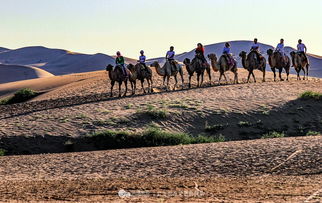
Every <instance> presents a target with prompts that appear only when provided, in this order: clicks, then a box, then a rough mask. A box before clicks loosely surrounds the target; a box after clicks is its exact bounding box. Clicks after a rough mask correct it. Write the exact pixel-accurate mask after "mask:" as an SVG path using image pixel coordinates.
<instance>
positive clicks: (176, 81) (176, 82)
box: [173, 75, 178, 91]
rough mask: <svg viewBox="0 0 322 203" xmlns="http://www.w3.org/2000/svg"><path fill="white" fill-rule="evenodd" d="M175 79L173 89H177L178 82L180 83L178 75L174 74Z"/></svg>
mask: <svg viewBox="0 0 322 203" xmlns="http://www.w3.org/2000/svg"><path fill="white" fill-rule="evenodd" d="M174 80H175V84H174V87H173V91H174V90H176V87H177V84H178V78H177V75H175V76H174Z"/></svg>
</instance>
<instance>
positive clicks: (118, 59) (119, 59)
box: [115, 51, 127, 77]
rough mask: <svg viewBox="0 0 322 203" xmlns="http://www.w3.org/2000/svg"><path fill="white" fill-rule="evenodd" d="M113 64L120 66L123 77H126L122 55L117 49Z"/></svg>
mask: <svg viewBox="0 0 322 203" xmlns="http://www.w3.org/2000/svg"><path fill="white" fill-rule="evenodd" d="M115 64H116V66H121V67H122V71H123V75H124V76H125V77H127V72H126V67H125V61H124V57H123V56H122V55H121V52H119V51H118V52H116V59H115Z"/></svg>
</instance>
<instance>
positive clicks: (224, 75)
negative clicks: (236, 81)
mask: <svg viewBox="0 0 322 203" xmlns="http://www.w3.org/2000/svg"><path fill="white" fill-rule="evenodd" d="M222 74H223V76H224V78H225V80H226V83H228V80H227V77H226V75H225V72H223V73H222Z"/></svg>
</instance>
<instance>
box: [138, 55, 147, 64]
mask: <svg viewBox="0 0 322 203" xmlns="http://www.w3.org/2000/svg"><path fill="white" fill-rule="evenodd" d="M145 60H146V57H145V56H144V55H143V56H140V58H139V61H140V63H145Z"/></svg>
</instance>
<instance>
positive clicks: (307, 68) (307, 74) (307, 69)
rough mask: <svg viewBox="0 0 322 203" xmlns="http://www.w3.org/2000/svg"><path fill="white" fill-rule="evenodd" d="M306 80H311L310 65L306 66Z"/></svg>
mask: <svg viewBox="0 0 322 203" xmlns="http://www.w3.org/2000/svg"><path fill="white" fill-rule="evenodd" d="M306 79H307V80H308V79H309V64H307V65H306Z"/></svg>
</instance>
